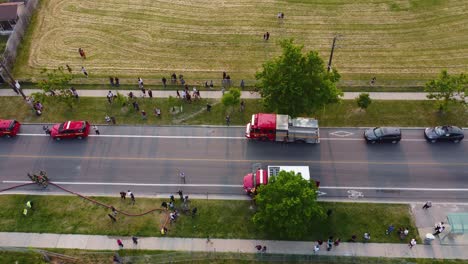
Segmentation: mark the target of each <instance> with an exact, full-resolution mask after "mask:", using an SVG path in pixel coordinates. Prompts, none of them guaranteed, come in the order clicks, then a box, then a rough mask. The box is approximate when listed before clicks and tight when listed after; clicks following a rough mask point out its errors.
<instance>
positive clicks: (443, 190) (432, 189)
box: [319, 186, 468, 192]
mask: <svg viewBox="0 0 468 264" xmlns="http://www.w3.org/2000/svg"><path fill="white" fill-rule="evenodd" d="M319 189H331V190H375V191H431V192H466V191H468V188H404V187H357V186H320V188H319Z"/></svg>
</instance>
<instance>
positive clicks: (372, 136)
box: [364, 127, 401, 144]
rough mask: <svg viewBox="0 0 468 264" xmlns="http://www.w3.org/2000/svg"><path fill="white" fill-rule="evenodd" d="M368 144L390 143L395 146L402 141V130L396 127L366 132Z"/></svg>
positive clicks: (377, 128) (367, 130)
mask: <svg viewBox="0 0 468 264" xmlns="http://www.w3.org/2000/svg"><path fill="white" fill-rule="evenodd" d="M364 138H365V139H366V141H367V143H372V144H374V143H377V142H390V143H393V144H396V143H398V142H399V141H400V140H401V130H400V129H399V128H396V127H375V128H369V129H366V131H364Z"/></svg>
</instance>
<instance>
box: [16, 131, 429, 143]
mask: <svg viewBox="0 0 468 264" xmlns="http://www.w3.org/2000/svg"><path fill="white" fill-rule="evenodd" d="M18 135H19V136H29V137H49V135H46V134H29V133H19V134H18ZM89 137H96V138H167V139H235V140H247V138H246V137H226V136H158V135H105V134H101V135H89ZM320 140H325V141H364V139H363V138H361V137H358V138H339V137H336V138H320ZM401 141H415V142H419V141H426V140H425V139H402V140H401Z"/></svg>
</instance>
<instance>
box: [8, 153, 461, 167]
mask: <svg viewBox="0 0 468 264" xmlns="http://www.w3.org/2000/svg"><path fill="white" fill-rule="evenodd" d="M1 158H23V159H63V160H68V159H72V160H80V159H81V160H123V161H127V160H128V161H186V162H226V163H258V162H259V163H270V164H271V163H305V164H367V165H420V166H431V165H432V166H462V167H463V166H468V162H444V163H441V162H397V161H393V162H392V161H346V160H251V159H249V160H244V159H201V158H156V157H154V158H151V157H147V158H145V157H102V156H52V155H0V159H1Z"/></svg>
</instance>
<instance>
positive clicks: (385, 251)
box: [0, 232, 468, 259]
mask: <svg viewBox="0 0 468 264" xmlns="http://www.w3.org/2000/svg"><path fill="white" fill-rule="evenodd" d="M119 238H120V239H122V242H123V244H124V248H125V249H139V250H167V251H169V250H171V251H174V250H175V251H205V252H209V251H212V252H243V253H256V252H257V249H255V245H264V246H266V247H267V253H273V254H298V255H311V254H314V252H313V246H314V242H307V241H276V240H246V239H211V240H210V242H208V241H207V240H206V239H199V238H171V237H140V238H139V239H138V245H134V244H133V242H132V240H131V237H117V236H115V237H114V236H95V235H69V234H63V235H61V234H38V233H14V232H12V233H0V247H24V248H30V247H31V248H69V249H84V250H118V249H119V247H118V245H117V239H119ZM325 244H326V243H324V244H323V245H322V246H321V248H320V251H319V252H317V253H316V254H323V255H335V256H368V257H393V258H444V259H468V251H467V250H466V247H457V246H439V245H416V246H415V247H413V248H412V249H410V248H409V246H408V245H406V244H388V243H340V245H339V246H336V247H335V246H334V247H333V248H332V250H331V251H326V245H325Z"/></svg>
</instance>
